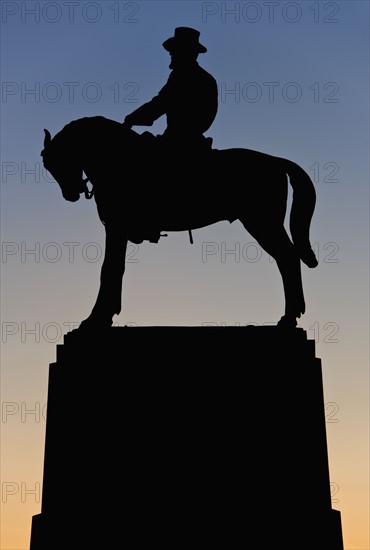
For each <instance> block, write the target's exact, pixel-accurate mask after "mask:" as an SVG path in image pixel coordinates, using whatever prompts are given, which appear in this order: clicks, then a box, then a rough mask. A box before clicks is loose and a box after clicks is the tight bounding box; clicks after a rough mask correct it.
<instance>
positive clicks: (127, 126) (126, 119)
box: [122, 115, 133, 130]
mask: <svg viewBox="0 0 370 550" xmlns="http://www.w3.org/2000/svg"><path fill="white" fill-rule="evenodd" d="M129 116H130V115H127V116H126V117H125V120H124V121H123V123H122V124H123V125H124V126H125V127H126V128H127V129H128V130H131V128H132V126H133V124H132V123H131V122H130V119H129Z"/></svg>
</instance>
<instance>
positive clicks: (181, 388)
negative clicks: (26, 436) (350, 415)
mask: <svg viewBox="0 0 370 550" xmlns="http://www.w3.org/2000/svg"><path fill="white" fill-rule="evenodd" d="M98 541H99V542H98ZM99 544H103V546H101V548H103V547H104V548H116V547H117V548H121V547H127V548H130V549H131V548H133V549H136V548H138V549H139V548H140V549H141V548H149V545H150V547H151V546H152V545H153V546H154V545H156V546H157V545H159V546H160V548H161V549H171V550H173V549H175V548H182V547H185V548H198V547H199V548H202V547H203V548H215V547H220V548H225V549H227V550H229V549H230V550H232V549H234V548H235V549H236V548H242V547H245V548H248V547H250V548H261V549H262V548H263V549H266V550H267V549H268V550H270V549H273V548H284V550H317V549H318V548H322V549H323V550H343V542H342V531H341V518H340V512H339V511H337V510H333V509H332V507H331V498H330V481H329V469H328V455H327V442H326V426H325V414H324V398H323V387H322V372H321V361H320V359H318V358H316V357H315V344H314V341H312V340H307V335H306V332H305V331H304V330H303V329H294V330H285V331H284V330H282V329H279V328H278V327H252V326H250V327H114V328H112V329H109V330H107V331H105V332H103V333H101V334H99V335H94V336H90V337H81V336H79V335H78V332H77V333H76V332H71V333H69V334H67V335H66V336H65V337H64V344H63V345H60V346H57V361H56V362H55V363H53V364H51V365H50V370H49V390H48V408H47V425H46V441H45V458H44V479H43V495H42V510H41V513H40V514H38V515H36V516H34V517H33V521H32V533H31V547H30V548H31V550H50V549H53V550H67V549H69V548H95V547H99Z"/></svg>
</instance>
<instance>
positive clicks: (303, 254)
mask: <svg viewBox="0 0 370 550" xmlns="http://www.w3.org/2000/svg"><path fill="white" fill-rule="evenodd" d="M285 169H286V173H287V174H288V176H289V181H290V184H291V186H292V189H293V201H292V208H291V212H290V220H289V228H290V233H291V235H292V239H293V243H294V245H295V246H296V248H297V251H298V254H299V257H300V258H301V260H302V262H303V263H305V264H306V265H307V266H308V267H316V266H317V265H318V261H317V258H316V256H315V253H314V251H313V250H312V247H311V243H310V225H311V218H312V215H313V213H314V210H315V205H316V191H315V187H314V185H313V182H312V180H311V178H310V176H309V175H308V174H307V173H306V172H305V171H304V170H303V168H301V167H300V166H298V164H296V163H295V162H291V161H286V168H285Z"/></svg>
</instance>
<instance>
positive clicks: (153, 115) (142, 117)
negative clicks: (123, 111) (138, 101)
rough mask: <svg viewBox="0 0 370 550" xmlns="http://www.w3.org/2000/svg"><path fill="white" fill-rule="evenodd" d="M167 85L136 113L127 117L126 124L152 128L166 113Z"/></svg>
mask: <svg viewBox="0 0 370 550" xmlns="http://www.w3.org/2000/svg"><path fill="white" fill-rule="evenodd" d="M167 86H168V84H165V86H163V88H162V89H161V90H160V92H159V93H158V95H156V96H155V97H153V99H152V100H151V101H148V103H144V105H141V106H140V107H138V108H137V109H135V111H133V112H132V113H130V114H129V115H127V116H126V117H125V120H124V122H125V124H127V125H129V126H151V125H152V124H153V122H154V121H155V120H157V118H159V117H160V116H162V115H164V114H165V113H166V108H167V90H168V88H167Z"/></svg>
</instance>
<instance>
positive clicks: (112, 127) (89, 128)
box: [53, 116, 135, 147]
mask: <svg viewBox="0 0 370 550" xmlns="http://www.w3.org/2000/svg"><path fill="white" fill-rule="evenodd" d="M107 132H108V133H109V134H110V135H111V136H112V137H114V136H115V135H118V134H116V132H118V133H119V136H120V138H121V139H122V137H123V136H122V134H123V132H124V130H123V126H122V124H121V123H120V122H117V121H116V120H112V119H109V118H106V117H103V116H91V117H82V118H78V119H76V120H72V121H71V122H68V124H66V125H65V126H64V127H63V128H62V129H61V130H60V132H58V133H57V134H55V136H54V138H53V142H54V143H57V144H58V145H61V146H65V145H66V144H69V145H72V147H73V146H74V145H75V144H77V145H80V144H81V143H82V142H83V141H84V140H86V138H87V137H92V136H93V135H99V134H101V135H106V134H107ZM132 133H133V134H134V133H135V132H133V131H132Z"/></svg>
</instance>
